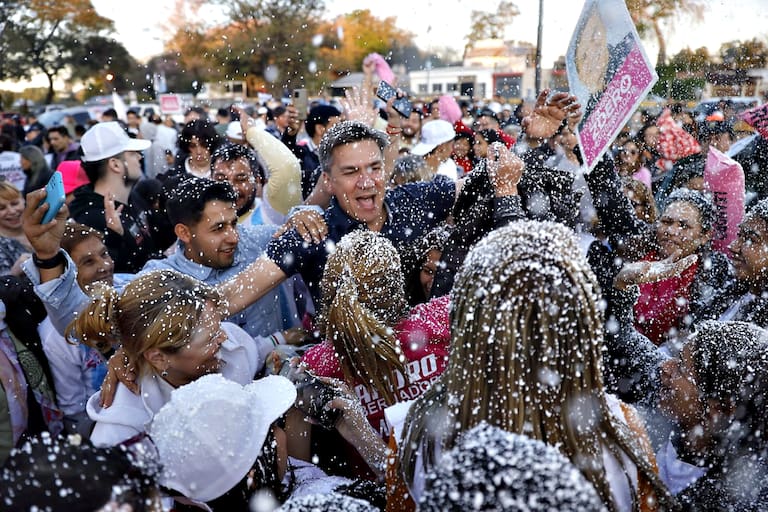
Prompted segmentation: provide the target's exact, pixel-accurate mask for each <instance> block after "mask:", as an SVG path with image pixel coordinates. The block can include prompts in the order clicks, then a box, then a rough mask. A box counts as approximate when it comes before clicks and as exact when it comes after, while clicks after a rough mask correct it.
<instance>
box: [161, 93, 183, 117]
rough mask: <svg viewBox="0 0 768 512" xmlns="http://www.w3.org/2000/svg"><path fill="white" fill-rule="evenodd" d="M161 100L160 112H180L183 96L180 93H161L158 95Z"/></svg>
mask: <svg viewBox="0 0 768 512" xmlns="http://www.w3.org/2000/svg"><path fill="white" fill-rule="evenodd" d="M158 100H159V101H160V112H161V113H163V114H180V113H181V98H180V97H179V95H178V94H161V95H160V96H158Z"/></svg>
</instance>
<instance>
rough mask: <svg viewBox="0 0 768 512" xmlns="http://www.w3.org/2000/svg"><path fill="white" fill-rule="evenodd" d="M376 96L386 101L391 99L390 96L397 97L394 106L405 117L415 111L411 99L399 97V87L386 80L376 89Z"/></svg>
mask: <svg viewBox="0 0 768 512" xmlns="http://www.w3.org/2000/svg"><path fill="white" fill-rule="evenodd" d="M376 96H378V97H379V98H381V99H382V100H384V101H389V99H390V98H395V101H394V102H393V103H392V106H393V107H394V109H395V110H396V111H397V113H398V114H400V115H401V116H403V117H409V116H410V115H411V112H412V111H413V105H412V104H411V102H410V100H409V99H408V98H406V97H402V98H398V97H397V89H395V88H394V87H392V86H391V85H389V84H388V83H387V82H385V81H384V80H382V81H381V82H379V87H378V88H377V89H376Z"/></svg>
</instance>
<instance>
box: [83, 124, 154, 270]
mask: <svg viewBox="0 0 768 512" xmlns="http://www.w3.org/2000/svg"><path fill="white" fill-rule="evenodd" d="M150 144H151V142H150V141H148V140H143V139H131V138H130V137H128V134H127V133H125V131H124V130H123V129H122V128H121V127H120V125H119V124H118V123H117V122H109V123H99V124H97V125H95V126H94V127H93V128H91V129H90V130H88V131H87V132H86V133H85V135H83V138H82V140H81V148H82V152H83V157H82V160H83V168H84V169H85V173H86V174H87V175H88V180H89V181H90V184H89V185H86V186H83V187H80V188H79V189H77V191H76V193H75V198H74V200H73V201H72V204H70V205H69V211H70V217H71V218H73V219H74V220H76V221H77V222H79V223H81V224H85V225H86V226H90V227H92V228H94V229H97V230H99V231H101V232H103V233H104V245H106V246H107V249H108V250H109V254H110V256H112V259H113V260H114V261H115V272H128V273H135V272H138V271H139V270H140V269H141V268H142V267H143V266H144V264H145V263H146V262H147V261H148V260H149V259H151V258H152V257H156V256H158V254H157V251H156V248H155V245H154V243H153V241H152V237H151V236H150V235H151V233H150V231H149V228H148V227H147V225H146V223H145V222H144V221H143V220H142V219H141V217H140V215H139V212H136V211H134V208H132V207H131V205H130V204H129V200H128V198H129V196H130V194H131V189H132V188H133V186H134V185H135V184H136V183H137V182H138V181H139V180H140V179H141V176H142V174H141V153H140V151H143V150H145V149H147V148H148V147H149V146H150Z"/></svg>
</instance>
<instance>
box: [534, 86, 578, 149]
mask: <svg viewBox="0 0 768 512" xmlns="http://www.w3.org/2000/svg"><path fill="white" fill-rule="evenodd" d="M549 93H550V91H549V89H544V90H543V91H541V92H540V93H539V96H538V97H537V98H536V106H535V107H534V109H533V113H532V114H531V115H529V116H527V117H525V118H524V119H523V131H524V132H525V135H526V136H527V137H531V138H534V139H546V138H548V137H551V136H552V135H554V134H555V133H556V132H557V129H558V128H559V127H560V125H561V124H562V122H563V120H564V119H565V118H566V117H567V116H568V115H569V114H571V113H575V112H576V111H577V110H580V109H581V106H580V105H579V104H578V103H576V96H572V95H570V94H568V93H565V92H558V93H556V94H554V95H552V97H551V98H549V99H548V98H547V97H548V96H549Z"/></svg>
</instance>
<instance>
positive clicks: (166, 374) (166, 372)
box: [160, 370, 168, 377]
mask: <svg viewBox="0 0 768 512" xmlns="http://www.w3.org/2000/svg"><path fill="white" fill-rule="evenodd" d="M160 376H161V377H167V376H168V370H163V371H162V372H160Z"/></svg>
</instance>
